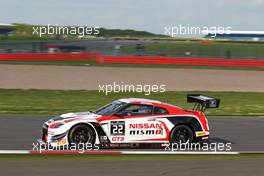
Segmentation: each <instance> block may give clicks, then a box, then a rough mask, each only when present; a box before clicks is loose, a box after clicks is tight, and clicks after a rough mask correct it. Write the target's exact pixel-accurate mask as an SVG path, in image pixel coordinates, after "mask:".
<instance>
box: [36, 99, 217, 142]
mask: <svg viewBox="0 0 264 176" xmlns="http://www.w3.org/2000/svg"><path fill="white" fill-rule="evenodd" d="M187 101H188V102H194V103H195V106H194V108H193V109H192V110H186V109H183V108H180V107H178V106H174V105H170V104H166V103H163V102H160V101H156V100H149V99H140V98H127V99H120V100H116V101H114V102H112V103H110V104H108V105H106V106H104V107H102V108H100V109H98V110H96V111H93V112H78V113H67V114H62V115H60V116H57V117H54V118H51V119H50V120H48V121H47V122H45V123H44V124H43V127H42V139H41V141H42V142H44V143H45V144H47V143H48V144H49V145H51V146H56V147H57V146H65V145H71V144H80V143H90V144H95V145H99V146H101V147H104V146H108V147H109V146H110V147H111V145H114V146H118V145H122V144H128V145H135V144H138V145H140V144H142V143H148V144H150V143H155V144H158V143H159V144H161V143H179V142H201V141H203V140H205V139H208V136H209V126H208V121H207V119H206V117H205V116H204V111H205V109H206V108H217V107H218V106H219V102H220V100H219V99H215V98H212V97H208V96H204V95H198V94H192V95H188V96H187Z"/></svg>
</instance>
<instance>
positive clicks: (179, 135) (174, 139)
mask: <svg viewBox="0 0 264 176" xmlns="http://www.w3.org/2000/svg"><path fill="white" fill-rule="evenodd" d="M193 139H194V134H193V131H192V129H191V128H190V127H188V126H187V125H178V126H176V127H174V129H173V130H172V132H171V136H170V142H171V143H186V142H189V143H192V142H193Z"/></svg>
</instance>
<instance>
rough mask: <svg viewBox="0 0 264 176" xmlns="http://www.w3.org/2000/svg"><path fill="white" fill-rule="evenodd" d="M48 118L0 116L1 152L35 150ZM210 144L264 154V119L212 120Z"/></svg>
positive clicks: (223, 118) (215, 118) (229, 118)
mask: <svg viewBox="0 0 264 176" xmlns="http://www.w3.org/2000/svg"><path fill="white" fill-rule="evenodd" d="M47 119H48V118H47V117H46V116H37V115H36V116H33V115H32V116H25V115H15V116H14V115H13V116H10V115H8V116H5V115H1V116H0V124H1V128H0V139H1V142H0V150H31V149H32V147H33V142H35V143H36V142H37V141H36V140H37V139H38V138H40V135H41V132H40V130H41V126H42V124H43V122H45V121H46V120H47ZM208 120H209V125H210V131H211V136H210V142H223V143H227V142H231V143H232V151H239V152H241V151H248V152H249V151H263V150H264V136H263V133H262V131H263V129H264V118H263V117H208Z"/></svg>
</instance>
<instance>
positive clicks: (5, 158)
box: [0, 154, 264, 162]
mask: <svg viewBox="0 0 264 176" xmlns="http://www.w3.org/2000/svg"><path fill="white" fill-rule="evenodd" d="M263 159H264V154H240V155H15V154H13V155H0V162H14V161H15V162H32V161H50V160H53V161H54V160H69V161H75V160H76V161H80V160H91V161H100V160H102V161H120V160H121V161H133V160H145V161H150V160H157V161H159V160H263Z"/></svg>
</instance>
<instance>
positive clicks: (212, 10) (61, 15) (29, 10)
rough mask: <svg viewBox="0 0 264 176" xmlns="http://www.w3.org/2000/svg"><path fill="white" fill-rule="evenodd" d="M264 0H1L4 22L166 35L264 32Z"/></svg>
mask: <svg viewBox="0 0 264 176" xmlns="http://www.w3.org/2000/svg"><path fill="white" fill-rule="evenodd" d="M263 8H264V0H94V1H90V0H76V1H66V0H43V1H40V0H0V23H1V22H2V23H14V22H18V23H31V24H43V25H44V24H54V25H55V24H58V25H85V26H90V25H96V26H100V27H107V28H122V29H127V28H131V29H137V30H147V31H150V32H154V33H164V27H165V26H177V25H179V24H182V25H187V24H190V25H192V26H231V27H232V30H264V23H263V19H264V10H263Z"/></svg>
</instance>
